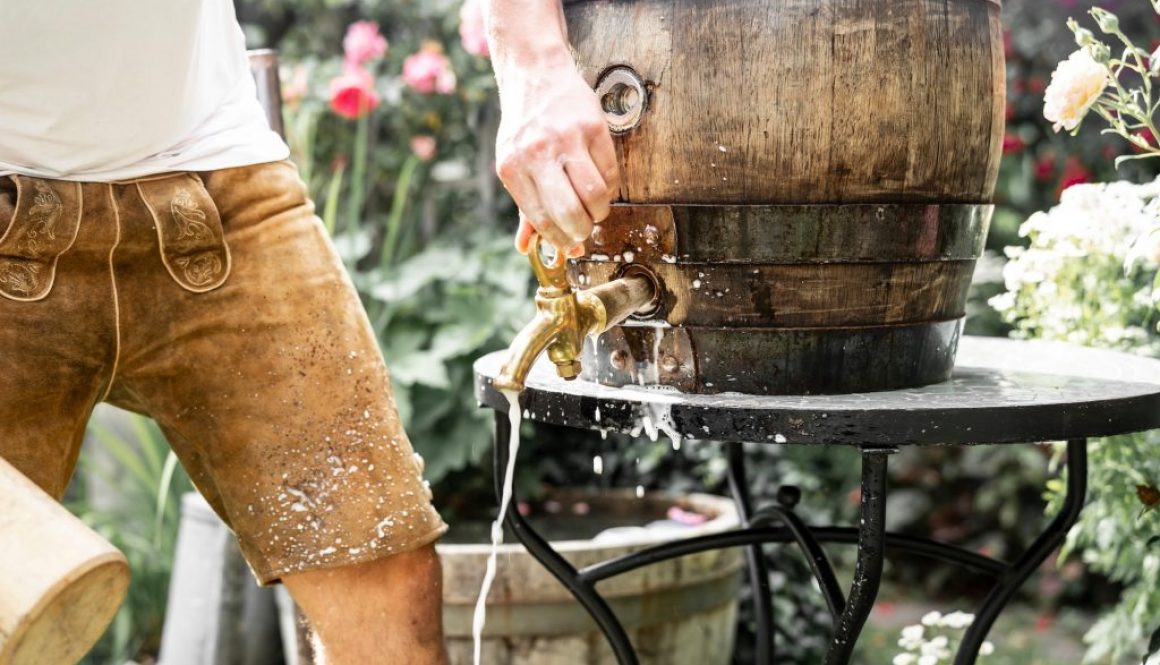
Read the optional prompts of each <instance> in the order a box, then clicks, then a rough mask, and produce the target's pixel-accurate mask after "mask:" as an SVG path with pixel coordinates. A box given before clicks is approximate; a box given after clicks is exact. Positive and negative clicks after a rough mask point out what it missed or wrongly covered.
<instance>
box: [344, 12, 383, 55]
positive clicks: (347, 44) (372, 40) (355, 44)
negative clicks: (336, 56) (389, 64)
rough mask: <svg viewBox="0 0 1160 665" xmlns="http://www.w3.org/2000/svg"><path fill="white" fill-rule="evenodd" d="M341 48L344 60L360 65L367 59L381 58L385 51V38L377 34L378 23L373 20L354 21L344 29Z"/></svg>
mask: <svg viewBox="0 0 1160 665" xmlns="http://www.w3.org/2000/svg"><path fill="white" fill-rule="evenodd" d="M342 50H343V52H344V53H345V57H346V62H347V63H348V64H350V65H355V66H357V65H361V64H363V63H365V62H366V61H368V60H374V59H376V58H381V57H383V55H384V54H385V53H386V52H387V40H386V38H385V37H383V36H382V35H381V34H379V24H378V23H375V22H374V21H355V22H354V23H351V24H350V26H349V27H347V29H346V37H343V39H342Z"/></svg>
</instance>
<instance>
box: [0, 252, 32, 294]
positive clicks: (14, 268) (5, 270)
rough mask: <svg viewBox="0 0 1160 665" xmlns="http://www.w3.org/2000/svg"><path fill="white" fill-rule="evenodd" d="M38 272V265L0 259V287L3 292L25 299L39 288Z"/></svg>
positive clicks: (6, 258)
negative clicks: (2, 288)
mask: <svg viewBox="0 0 1160 665" xmlns="http://www.w3.org/2000/svg"><path fill="white" fill-rule="evenodd" d="M40 271H41V265H40V264H39V263H33V262H31V261H21V260H18V259H12V258H8V257H4V258H0V286H3V287H4V291H5V292H8V293H11V294H14V295H16V296H20V297H23V298H27V297H29V296H31V295H32V294H34V293H36V290H37V288H38V287H39V286H40V277H39V275H40Z"/></svg>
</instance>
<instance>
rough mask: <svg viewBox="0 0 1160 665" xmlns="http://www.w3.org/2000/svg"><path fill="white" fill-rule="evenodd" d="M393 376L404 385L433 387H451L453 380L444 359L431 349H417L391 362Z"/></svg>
mask: <svg viewBox="0 0 1160 665" xmlns="http://www.w3.org/2000/svg"><path fill="white" fill-rule="evenodd" d="M391 376H392V377H393V378H394V380H395V381H397V382H399V383H402V384H404V385H416V384H419V385H424V386H430V387H432V388H449V387H451V381H450V379H449V378H448V376H447V368H446V367H445V366H444V365H443V361H442V359H440V358H438V357H436V356H434V355H432V354H431V353H430V352H429V351H416V352H414V353H408V354H407V355H404V356H399V357H398V358H396V359H395V361H394V362H393V363H392V364H391Z"/></svg>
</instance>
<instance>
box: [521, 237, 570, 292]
mask: <svg viewBox="0 0 1160 665" xmlns="http://www.w3.org/2000/svg"><path fill="white" fill-rule="evenodd" d="M541 240H543V238H541V237H540V234H538V233H533V234H532V237H531V240H530V241H529V243H528V247H529V250H528V260H529V261H531V262H532V273H534V274H535V275H536V280H537V281H538V282H539V283H540V288H541V289H554V290H556V291H558V292H559V293H558V294H557V295H558V296H562V295H567V294H569V293H571V292H572V289H571V287H570V286H568V272H567V264H566V262H565V261H564V253H563V252H561V251H559V250H557V251H556V255H555V257H554V258H553V260H552V262H551V263H545V262H544V257H543V255H542V254H541V253H540V241H541Z"/></svg>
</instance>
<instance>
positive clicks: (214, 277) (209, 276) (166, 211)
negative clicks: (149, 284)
mask: <svg viewBox="0 0 1160 665" xmlns="http://www.w3.org/2000/svg"><path fill="white" fill-rule="evenodd" d="M137 191H138V192H140V194H141V198H142V200H144V201H145V205H146V206H147V207H148V208H149V212H150V214H151V215H152V216H153V222H154V225H155V226H156V227H157V240H158V243H159V245H160V247H161V260H162V261H163V262H164V263H165V268H166V270H168V271H169V274H170V276H172V277H173V279H174V281H176V282H177V283H178V284H179V285H181V287H182V288H184V289H186V290H187V291H193V292H194V293H202V292H205V291H209V290H211V289H215V288H217V287H219V286H221V285H222V284H223V283H224V282H225V281H226V277H227V276H228V275H229V272H230V253H229V248H228V247H226V242H225V231H224V229H222V222H221V217H220V215H219V214H218V210H217V206H216V205H214V202H213V199H212V198H210V195H209V192H207V191H206V189H205V185H204V184H202V182H201V179H199V178H198V177H197V176H196V175H194V174H192V173H177V174H174V175H172V176H167V177H164V178H156V179H151V180H141V181H138V182H137Z"/></svg>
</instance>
